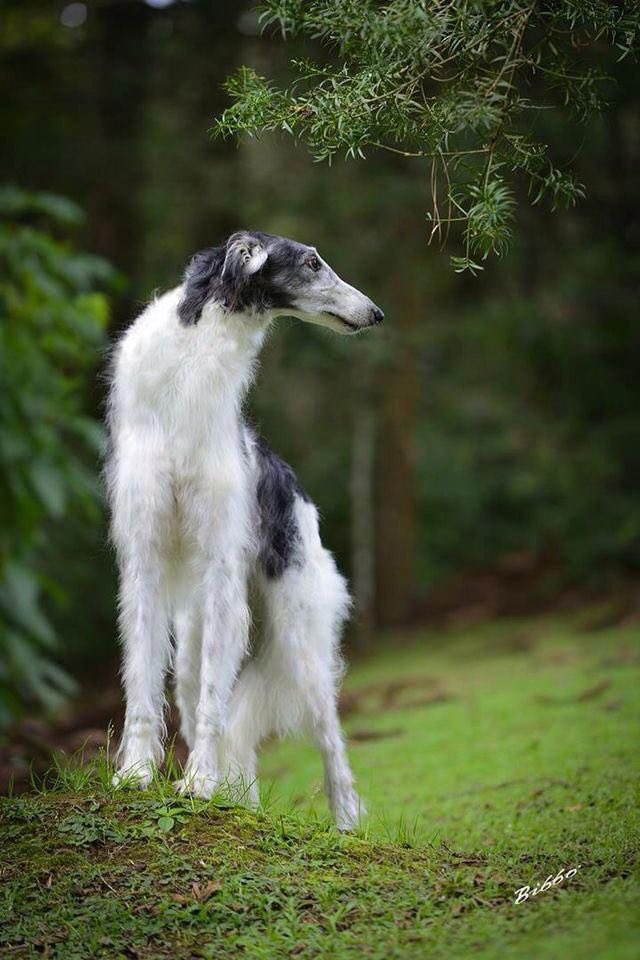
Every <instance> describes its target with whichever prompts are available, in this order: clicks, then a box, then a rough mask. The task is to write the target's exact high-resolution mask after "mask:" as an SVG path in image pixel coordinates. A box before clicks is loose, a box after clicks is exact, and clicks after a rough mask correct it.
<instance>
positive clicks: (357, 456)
mask: <svg viewBox="0 0 640 960" xmlns="http://www.w3.org/2000/svg"><path fill="white" fill-rule="evenodd" d="M375 445H376V415H375V410H374V409H373V406H372V403H371V396H370V390H368V389H366V388H364V389H363V390H362V391H361V392H360V399H359V401H358V403H357V406H356V409H355V413H354V417H353V438H352V445H351V478H350V479H351V483H350V495H351V587H352V591H353V596H354V601H355V617H354V621H355V629H356V644H357V645H358V646H359V647H364V646H365V645H366V643H367V641H368V640H369V639H370V637H371V634H372V631H373V626H374V617H375V610H374V596H375V504H374V469H375Z"/></svg>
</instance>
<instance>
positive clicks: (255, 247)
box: [222, 232, 269, 280]
mask: <svg viewBox="0 0 640 960" xmlns="http://www.w3.org/2000/svg"><path fill="white" fill-rule="evenodd" d="M268 256H269V253H268V251H267V250H266V248H265V247H263V246H262V244H261V243H260V241H259V240H258V238H257V237H254V236H253V235H252V234H250V233H244V232H242V233H234V234H232V236H230V237H229V239H228V240H227V252H226V256H225V258H224V265H223V267H222V279H223V280H230V279H232V280H242V279H246V278H247V277H250V276H252V275H253V274H254V273H257V272H258V270H261V269H262V267H263V266H264V265H265V263H266V261H267V258H268Z"/></svg>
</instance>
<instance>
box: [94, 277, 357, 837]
mask: <svg viewBox="0 0 640 960" xmlns="http://www.w3.org/2000/svg"><path fill="white" fill-rule="evenodd" d="M181 294H182V288H180V287H179V288H177V289H175V290H172V291H171V292H169V293H167V294H165V295H164V296H162V297H160V298H159V299H157V300H155V301H154V302H153V303H151V304H150V305H149V306H148V307H147V309H146V310H145V311H144V312H143V313H142V315H141V316H140V317H139V318H138V319H137V321H136V322H135V323H134V324H133V326H132V327H131V328H130V329H129V330H128V331H127V333H126V335H125V336H124V337H123V339H122V340H121V341H120V343H119V345H118V347H117V350H116V355H115V358H114V376H113V386H112V391H111V399H110V425H111V433H112V441H113V454H112V458H111V460H110V463H109V465H108V469H107V476H108V484H109V493H110V501H111V507H112V514H113V524H112V534H113V539H114V542H115V544H116V547H117V551H118V556H119V561H120V567H121V587H120V629H121V635H122V643H123V652H124V664H123V679H124V688H125V699H126V719H125V727H124V733H123V737H122V742H121V746H120V750H119V761H118V763H119V771H120V772H119V775H118V776H119V778H120V779H122V778H123V777H127V778H129V777H133V778H135V779H136V780H137V781H138V782H139V783H140V784H142V785H145V784H146V783H148V782H149V780H150V779H151V776H152V772H153V767H154V765H155V764H159V763H160V762H161V760H162V756H163V748H162V737H163V697H164V682H165V675H166V672H167V670H168V668H169V666H170V662H171V641H170V635H171V630H173V633H174V636H175V663H174V666H175V689H176V699H177V703H178V706H179V709H180V715H181V728H182V733H183V736H184V738H185V740H186V742H187V744H188V747H189V751H190V752H189V759H188V762H187V765H186V768H185V771H184V777H183V779H182V781H180V782H179V784H178V787H179V789H181V790H188V791H190V792H192V793H195V794H197V795H199V796H205V797H206V796H211V794H212V793H213V792H214V790H216V788H217V787H218V786H219V785H220V784H221V783H223V782H225V781H227V782H228V783H230V785H231V788H232V789H233V790H234V791H235V793H236V795H240V794H242V795H244V796H246V799H247V800H248V801H249V802H250V803H253V804H255V803H256V802H257V799H258V794H257V786H256V751H257V748H258V746H259V744H260V741H261V740H262V739H263V738H264V737H266V736H267V735H269V734H271V733H280V734H284V733H288V732H294V731H297V730H306V731H308V732H309V733H310V735H311V736H312V738H313V739H314V741H315V742H316V744H317V745H318V747H319V749H320V751H321V753H322V757H323V761H324V767H325V783H326V789H327V795H328V799H329V803H330V805H331V808H332V811H333V814H334V816H335V818H336V821H337V823H338V825H339V826H340V827H341V828H349V827H351V826H353V825H354V824H355V823H357V821H358V818H359V815H360V803H359V800H358V797H357V795H356V793H355V791H354V789H353V778H352V776H351V772H350V769H349V765H348V762H347V759H346V754H345V749H344V743H343V739H342V734H341V730H340V725H339V721H338V716H337V709H336V691H337V684H338V681H339V675H340V658H339V650H338V645H339V636H340V630H341V626H342V623H343V621H344V618H345V617H346V614H347V610H348V605H349V598H348V594H347V590H346V586H345V583H344V580H343V579H342V577H341V576H340V574H339V573H338V572H337V570H336V568H335V564H334V561H333V558H332V556H331V555H330V554H329V553H328V552H327V551H326V550H325V549H324V548H323V547H322V544H321V542H320V537H319V534H318V518H317V513H316V510H315V508H314V507H313V506H312V505H311V504H310V503H306V502H305V501H303V500H302V499H298V500H297V501H296V516H297V522H298V527H299V530H300V533H301V539H302V557H303V560H302V563H301V565H299V566H292V567H290V568H288V569H287V570H286V571H285V573H284V574H283V575H282V576H281V577H279V578H275V579H269V578H267V577H266V576H265V575H264V574H263V573H262V572H261V570H260V569H259V567H258V564H257V543H256V539H255V535H254V534H255V531H256V530H257V519H256V516H255V510H256V507H255V489H256V481H257V472H256V470H257V465H256V464H257V461H256V456H255V452H254V451H253V449H252V447H251V443H252V440H251V435H250V434H248V433H247V432H246V430H245V427H244V425H243V422H242V418H241V404H242V401H243V398H244V396H245V394H246V391H247V388H248V386H249V383H250V380H251V377H252V373H253V369H254V365H255V360H256V357H257V354H258V351H259V349H260V347H261V345H262V343H263V340H264V336H265V333H266V329H267V326H268V323H269V318H265V317H259V316H255V315H253V314H237V313H236V314H233V315H230V314H228V313H226V312H225V311H224V310H223V309H222V308H221V307H219V306H218V305H216V304H209V305H207V306H206V307H205V308H204V310H203V313H202V317H201V318H200V320H199V322H198V323H197V325H195V326H189V327H185V326H183V325H181V324H180V322H179V320H178V316H177V305H178V302H179V299H180V297H181ZM247 444H248V445H249V449H248V451H247V449H246V447H247ZM247 453H248V455H247ZM250 591H251V593H252V596H255V599H256V603H259V606H260V609H261V611H262V614H261V616H262V619H261V622H260V623H259V625H258V626H259V628H260V631H259V632H260V637H259V639H258V640H257V642H256V645H255V649H254V651H253V653H252V654H251V655H248V650H249V629H250V622H251V616H250V601H249V593H250Z"/></svg>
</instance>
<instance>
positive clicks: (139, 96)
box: [88, 0, 154, 328]
mask: <svg viewBox="0 0 640 960" xmlns="http://www.w3.org/2000/svg"><path fill="white" fill-rule="evenodd" d="M153 16H154V13H153V11H152V10H151V8H149V7H148V6H146V5H145V4H144V3H133V2H130V0H123V2H115V3H109V4H101V5H99V6H97V7H96V8H95V10H93V11H92V15H91V17H89V18H88V24H89V35H88V46H89V49H88V58H89V62H90V63H91V64H92V67H93V82H94V84H95V87H94V92H93V94H92V100H93V102H94V103H95V114H94V118H93V134H92V137H91V146H90V152H89V158H90V160H89V162H90V163H91V167H92V174H93V179H94V183H95V189H93V190H91V191H90V193H89V210H88V220H89V223H90V224H91V234H92V236H91V241H92V247H93V249H94V250H95V251H96V253H99V254H102V255H103V256H104V257H106V258H107V259H108V260H109V261H110V262H111V263H113V264H114V265H115V266H116V267H118V269H119V270H121V271H122V273H123V274H124V275H125V276H126V277H127V279H128V281H129V284H130V287H129V289H130V290H134V289H135V281H136V272H137V266H138V263H139V260H140V255H141V250H142V244H143V240H144V238H143V224H142V211H141V204H140V195H141V192H142V187H143V184H144V177H145V171H144V164H143V145H144V130H145V122H144V121H145V111H146V101H147V92H148V77H149V73H150V64H149V57H150V50H149V45H148V43H147V37H148V30H149V24H150V22H151V18H152V17H153ZM132 307H133V304H132V303H131V302H130V301H129V297H126V298H121V299H120V301H119V302H118V303H117V304H116V311H115V316H114V317H113V325H114V327H116V328H117V327H119V326H121V324H122V323H123V322H124V320H125V319H127V320H128V319H130V313H131V309H132Z"/></svg>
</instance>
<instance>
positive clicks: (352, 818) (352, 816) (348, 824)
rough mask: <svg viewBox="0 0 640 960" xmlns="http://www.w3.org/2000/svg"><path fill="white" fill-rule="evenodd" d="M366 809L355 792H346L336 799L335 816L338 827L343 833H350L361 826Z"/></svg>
mask: <svg viewBox="0 0 640 960" xmlns="http://www.w3.org/2000/svg"><path fill="white" fill-rule="evenodd" d="M366 812H367V811H366V808H365V805H364V803H363V802H362V800H361V799H360V797H359V796H358V794H357V793H356V792H355V790H350V791H348V792H347V791H345V792H344V793H341V794H340V796H339V797H336V799H335V803H334V806H333V815H334V818H335V821H336V827H337V828H338V830H339V831H340V832H341V833H348V831H349V830H355V829H356V828H357V827H359V826H360V824H361V822H362V820H363V819H364V816H365V814H366Z"/></svg>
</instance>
